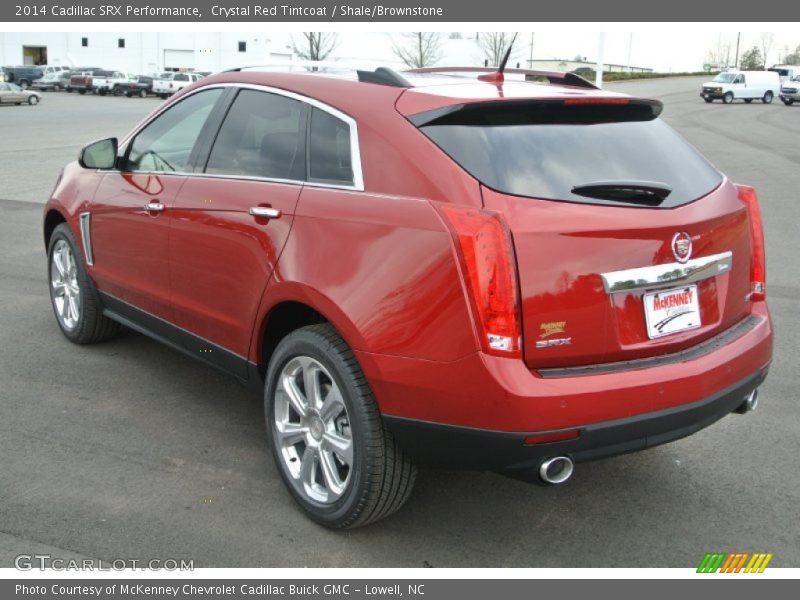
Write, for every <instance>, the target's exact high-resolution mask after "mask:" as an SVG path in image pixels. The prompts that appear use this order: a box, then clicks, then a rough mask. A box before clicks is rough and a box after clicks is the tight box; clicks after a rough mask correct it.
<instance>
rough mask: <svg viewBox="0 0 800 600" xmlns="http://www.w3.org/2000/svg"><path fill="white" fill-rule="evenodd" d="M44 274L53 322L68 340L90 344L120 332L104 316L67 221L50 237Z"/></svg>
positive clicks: (117, 325)
mask: <svg viewBox="0 0 800 600" xmlns="http://www.w3.org/2000/svg"><path fill="white" fill-rule="evenodd" d="M47 275H48V283H49V286H48V287H49V288H50V303H51V305H52V306H53V312H54V313H55V316H56V322H57V323H58V326H59V327H60V328H61V332H62V333H63V334H64V336H65V337H66V338H67V339H68V340H69V341H70V342H73V343H75V344H92V343H95V342H101V341H104V340H107V339H110V338H112V337H114V336H115V335H116V334H117V333H119V331H120V329H121V327H122V326H121V325H120V324H119V323H117V322H116V321H112V320H111V319H109V318H108V317H106V316H104V315H103V311H102V307H101V306H100V303H99V301H98V296H97V291H96V290H95V288H94V285H93V284H92V281H91V280H90V279H89V277H88V275H87V274H86V269H85V268H84V265H83V256H82V254H80V252H79V250H78V246H77V244H76V243H75V236H74V235H73V234H72V230H71V229H70V228H69V225H67V224H66V223H62V224H61V225H59V226H58V227H56V228H55V229H54V230H53V234H52V235H51V236H50V243H49V244H48V247H47Z"/></svg>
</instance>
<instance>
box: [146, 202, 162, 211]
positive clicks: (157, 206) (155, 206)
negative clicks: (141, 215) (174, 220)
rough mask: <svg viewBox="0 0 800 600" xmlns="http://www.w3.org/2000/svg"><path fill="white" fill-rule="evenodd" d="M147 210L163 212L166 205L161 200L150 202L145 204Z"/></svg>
mask: <svg viewBox="0 0 800 600" xmlns="http://www.w3.org/2000/svg"><path fill="white" fill-rule="evenodd" d="M144 209H145V210H146V211H147V212H161V211H163V210H164V205H163V204H161V202H148V203H147V204H145V205H144Z"/></svg>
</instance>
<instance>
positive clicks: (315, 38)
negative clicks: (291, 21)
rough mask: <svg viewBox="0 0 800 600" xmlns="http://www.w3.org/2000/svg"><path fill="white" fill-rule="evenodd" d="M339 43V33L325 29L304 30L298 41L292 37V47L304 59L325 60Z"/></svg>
mask: <svg viewBox="0 0 800 600" xmlns="http://www.w3.org/2000/svg"><path fill="white" fill-rule="evenodd" d="M338 45H339V35H338V34H336V33H327V32H324V31H304V32H303V37H302V40H301V41H300V42H299V43H297V42H296V41H295V39H294V36H293V37H292V49H293V50H294V53H295V54H297V56H299V57H300V58H302V59H303V60H314V61H316V60H325V59H326V58H328V57H329V56H330V55H331V53H332V52H333V51H334V50H336V47H337V46H338Z"/></svg>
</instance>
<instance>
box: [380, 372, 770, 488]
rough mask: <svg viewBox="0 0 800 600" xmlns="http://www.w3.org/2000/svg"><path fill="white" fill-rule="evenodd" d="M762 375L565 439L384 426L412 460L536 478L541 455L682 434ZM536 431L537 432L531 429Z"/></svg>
mask: <svg viewBox="0 0 800 600" xmlns="http://www.w3.org/2000/svg"><path fill="white" fill-rule="evenodd" d="M765 377H766V370H764V371H759V372H757V373H754V374H752V375H750V376H749V377H747V378H745V379H744V380H742V381H740V382H738V383H736V384H734V385H733V386H731V387H729V388H727V389H725V390H722V391H721V392H719V393H717V394H714V395H713V396H711V397H710V398H706V399H704V400H700V401H698V402H692V403H690V404H684V405H680V406H678V407H675V408H670V409H666V410H662V411H658V412H655V413H649V414H643V415H637V416H635V417H630V418H625V419H618V420H615V421H604V422H601V423H594V424H591V425H586V426H584V427H580V428H577V429H578V433H579V437H578V438H577V439H572V440H568V441H561V442H551V443H542V444H532V445H526V444H525V438H526V437H527V436H528V435H531V434H528V433H509V432H503V431H487V430H480V429H470V428H466V427H452V426H447V425H440V424H436V423H427V422H423V421H414V420H411V419H401V418H396V417H388V418H387V419H386V423H387V426H388V428H389V430H390V431H391V432H392V434H393V435H394V437H395V439H396V440H397V442H398V443H399V444H400V445H401V447H402V448H403V449H404V450H405V451H406V453H408V454H409V456H410V457H411V458H412V460H415V461H416V462H418V463H420V464H423V465H427V466H433V467H444V468H464V469H481V470H489V471H497V472H501V473H506V474H508V475H514V476H518V477H522V478H526V479H528V478H530V479H536V478H537V473H538V469H539V466H540V465H541V463H542V461H543V460H545V459H547V458H552V457H555V456H569V457H570V458H572V460H573V461H575V462H584V461H589V460H595V459H598V458H603V457H607V456H613V455H617V454H625V453H628V452H636V451H638V450H644V449H645V448H650V447H653V446H658V445H660V444H664V443H667V442H671V441H673V440H677V439H680V438H682V437H686V436H688V435H691V434H693V433H695V432H696V431H699V430H700V429H703V428H705V427H708V426H709V425H711V424H712V423H714V422H716V421H718V420H719V419H721V418H722V417H724V416H726V415H728V414H730V413H731V412H733V411H734V410H736V409H737V408H739V407H740V406H742V404H743V403H744V402H745V400H746V399H747V397H748V396H749V395H750V393H751V392H752V391H753V390H754V389H756V388H757V387H758V386H759V385H760V384H761V383H762V382H763V381H764V378H765ZM532 433H535V434H539V433H541V432H532Z"/></svg>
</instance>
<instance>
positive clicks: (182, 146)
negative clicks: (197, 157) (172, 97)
mask: <svg viewBox="0 0 800 600" xmlns="http://www.w3.org/2000/svg"><path fill="white" fill-rule="evenodd" d="M221 94H222V90H221V89H213V90H206V91H202V92H198V93H196V94H192V95H191V96H189V97H187V98H186V99H184V100H181V101H180V102H178V103H177V104H175V105H174V106H171V107H170V108H168V109H167V110H166V111H164V112H163V113H162V114H160V115H159V116H158V117H156V118H155V120H153V121H151V122H150V123H149V124H148V125H147V126H146V127H145V128H144V129H142V131H140V132H139V133H138V134H137V136H136V137H135V138H134V140H133V143H132V144H131V145H130V150H129V151H128V154H127V160H126V161H125V163H126V170H128V171H156V172H165V173H169V172H186V171H187V170H188V165H189V157H190V155H191V153H192V148H194V144H195V142H196V141H197V138H198V137H199V136H200V132H201V131H202V129H203V125H205V122H206V120H207V119H208V116H209V114H210V113H211V109H212V108H214V104H216V102H217V100H218V99H219V97H220V95H221Z"/></svg>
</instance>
